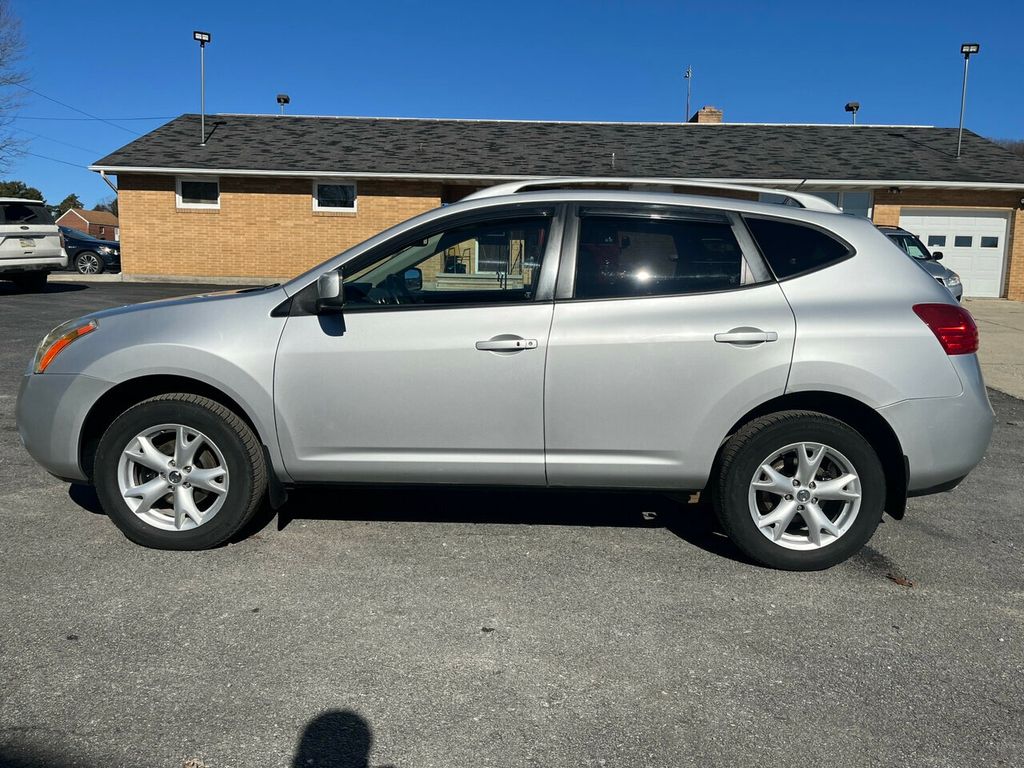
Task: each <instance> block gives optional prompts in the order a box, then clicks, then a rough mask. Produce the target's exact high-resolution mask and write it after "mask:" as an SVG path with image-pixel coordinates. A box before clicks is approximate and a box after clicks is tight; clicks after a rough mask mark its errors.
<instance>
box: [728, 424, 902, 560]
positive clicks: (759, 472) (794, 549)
mask: <svg viewBox="0 0 1024 768" xmlns="http://www.w3.org/2000/svg"><path fill="white" fill-rule="evenodd" d="M717 480H718V483H717V488H716V489H715V493H714V494H713V495H714V497H715V511H716V514H717V515H718V518H719V520H720V522H721V524H722V527H723V528H724V530H725V532H726V533H727V534H728V535H729V537H730V538H731V539H732V540H733V542H734V543H735V544H736V546H737V547H739V548H740V549H741V550H742V551H743V552H744V553H745V554H746V555H747V556H749V557H750V558H752V559H753V560H755V561H757V562H758V563H761V564H762V565H766V566H769V567H772V568H780V569H785V570H800V571H803V570H819V569H823V568H829V567H831V566H833V565H836V564H837V563H841V562H842V561H844V560H846V559H847V558H849V557H850V556H852V555H853V554H855V553H856V552H858V551H859V550H860V549H861V548H862V547H863V546H864V545H865V544H866V543H867V542H868V540H869V539H870V538H871V536H872V534H873V533H874V532H875V529H876V528H877V527H878V523H879V522H880V520H881V518H882V512H883V508H884V504H885V473H884V472H883V470H882V465H881V462H880V461H879V459H878V456H877V454H876V453H875V451H874V449H872V447H871V445H870V444H869V443H868V442H867V441H866V440H865V439H864V438H863V437H862V436H861V435H860V433H858V432H857V431H856V430H854V429H852V428H851V427H849V426H847V425H846V424H844V423H843V422H841V421H838V420H836V419H833V418H831V417H829V416H825V415H824V414H820V413H814V412H809V411H786V412H782V413H776V414H772V415H770V416H765V417H763V418H760V419H756V420H755V421H752V422H750V423H748V424H746V425H745V426H744V427H742V428H741V429H740V430H739V431H738V432H737V433H736V434H735V435H733V437H731V438H730V439H729V441H728V442H727V443H726V445H725V448H724V449H723V452H722V460H721V462H720V471H719V475H718V478H717Z"/></svg>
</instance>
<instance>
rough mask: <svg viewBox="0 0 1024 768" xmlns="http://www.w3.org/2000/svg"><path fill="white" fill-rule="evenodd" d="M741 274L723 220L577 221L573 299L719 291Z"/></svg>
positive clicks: (596, 218)
mask: <svg viewBox="0 0 1024 768" xmlns="http://www.w3.org/2000/svg"><path fill="white" fill-rule="evenodd" d="M742 276H743V255H742V252H741V251H740V247H739V244H738V243H737V242H736V238H735V237H734V236H733V232H732V227H731V226H730V225H729V222H728V220H727V219H724V218H723V219H721V220H711V221H689V220H671V219H658V220H655V219H646V218H634V217H629V216H612V215H607V216H606V215H584V216H583V218H582V219H581V220H580V243H579V250H578V252H577V256H576V290H575V296H576V298H579V299H606V298H624V297H629V296H664V295H668V294H683V293H701V292H704V291H721V290H726V289H729V288H735V287H737V286H739V285H740V284H741V282H742Z"/></svg>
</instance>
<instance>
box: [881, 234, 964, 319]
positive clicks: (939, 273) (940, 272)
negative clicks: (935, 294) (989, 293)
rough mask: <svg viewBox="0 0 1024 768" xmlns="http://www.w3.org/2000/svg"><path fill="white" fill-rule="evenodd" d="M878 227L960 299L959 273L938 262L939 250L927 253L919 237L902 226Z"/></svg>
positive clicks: (962, 291)
mask: <svg viewBox="0 0 1024 768" xmlns="http://www.w3.org/2000/svg"><path fill="white" fill-rule="evenodd" d="M879 229H880V230H881V231H882V234H884V235H885V236H886V237H888V238H889V239H890V240H891V241H892V242H893V243H895V244H896V245H897V246H898V247H899V249H900V250H901V251H903V252H904V253H905V254H907V255H908V256H909V257H910V258H912V259H913V260H914V261H916V262H917V264H918V265H919V266H920V267H921V269H923V270H924V271H925V272H927V273H928V274H929V275H931V276H932V277H934V278H935V280H936V281H938V282H939V283H941V284H942V285H944V286H946V287H947V288H948V289H949V292H950V293H951V294H953V298H954V299H956V300H957V301H960V300H961V299H963V297H964V286H963V283H961V282H960V275H958V274H957V273H956V272H954V271H953V270H952V269H947V268H946V267H944V266H942V265H941V264H940V263H939V262H940V261H941V260H942V254H941V253H940V252H939V251H936V252H935V253H929V252H928V249H927V248H925V246H924V243H922V242H921V238H919V237H918V236H917V235H915V234H914V233H913V232H908V231H907V230H905V229H903V228H902V227H889V226H880V227H879Z"/></svg>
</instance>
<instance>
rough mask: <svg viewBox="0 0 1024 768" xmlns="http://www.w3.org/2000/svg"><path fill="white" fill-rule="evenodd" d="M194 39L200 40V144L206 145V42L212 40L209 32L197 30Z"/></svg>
mask: <svg viewBox="0 0 1024 768" xmlns="http://www.w3.org/2000/svg"><path fill="white" fill-rule="evenodd" d="M192 39H193V40H196V41H198V42H199V91H200V97H199V98H200V101H199V132H200V136H199V146H200V147H205V146H206V44H207V43H208V42H210V33H209V32H200V31H199V30H196V31H195V32H193V33H192Z"/></svg>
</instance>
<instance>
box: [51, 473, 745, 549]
mask: <svg viewBox="0 0 1024 768" xmlns="http://www.w3.org/2000/svg"><path fill="white" fill-rule="evenodd" d="M68 496H69V497H70V498H71V500H72V501H73V502H74V503H75V504H77V505H78V506H79V507H81V508H82V509H85V510H87V511H89V512H92V513H94V514H100V515H102V514H103V509H102V507H101V506H100V503H99V499H98V498H97V496H96V491H95V490H94V489H93V488H92V486H88V485H72V486H71V487H70V488H69V490H68ZM275 518H276V520H277V529H278V530H279V531H283V530H285V529H287V527H288V526H289V524H290V523H291V522H292V521H294V520H357V521H362V522H372V521H375V522H415V523H431V522H433V523H464V524H473V523H483V524H500V525H571V526H610V527H618V528H665V529H666V530H668V531H670V532H672V533H673V534H675V535H676V536H678V537H679V538H681V539H683V540H684V541H686V542H687V543H689V544H692V545H693V546H695V547H698V548H699V549H703V550H704V551H706V552H710V553H712V554H715V555H718V556H720V557H725V558H728V559H730V560H736V561H739V562H743V563H748V564H749V563H750V561H749V560H748V559H747V558H746V557H745V556H744V555H743V554H742V553H741V552H740V551H739V550H738V549H736V547H735V546H734V545H733V544H732V542H731V541H729V539H728V538H727V537H726V536H725V534H724V533H722V531H721V530H720V529H719V528H718V524H717V521H716V520H715V517H714V513H713V512H712V511H711V509H710V508H709V506H708V505H706V504H703V503H701V504H690V503H687V499H686V496H685V495H683V496H670V495H667V494H663V493H648V492H630V491H603V490H602V491H570V490H558V489H523V488H490V487H488V488H483V487H481V488H453V487H438V486H402V487H394V486H380V487H378V486H308V487H302V488H298V489H293V490H292V491H291V492H290V493H289V496H288V501H287V502H286V503H285V505H284V506H282V507H281V508H280V509H278V510H277V511H276V513H275V511H273V510H271V509H269V507H264V508H263V509H261V510H260V511H259V512H258V513H257V515H256V517H255V518H254V519H253V521H252V522H251V523H250V524H249V525H247V526H246V527H245V528H243V529H242V531H241V532H240V534H239V535H238V536H237V537H236V539H235V541H240V540H243V539H246V538H248V537H249V536H252V535H253V534H255V533H259V532H260V531H262V530H263V529H264V528H266V527H267V526H268V525H270V524H272V523H273V521H274V519H275Z"/></svg>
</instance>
